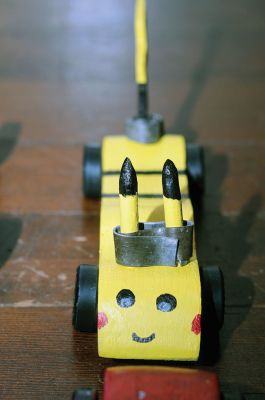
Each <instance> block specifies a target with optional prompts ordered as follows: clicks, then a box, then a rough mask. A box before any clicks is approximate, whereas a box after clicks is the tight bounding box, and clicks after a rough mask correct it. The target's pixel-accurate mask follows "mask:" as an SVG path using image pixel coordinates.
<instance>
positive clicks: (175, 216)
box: [163, 196, 183, 228]
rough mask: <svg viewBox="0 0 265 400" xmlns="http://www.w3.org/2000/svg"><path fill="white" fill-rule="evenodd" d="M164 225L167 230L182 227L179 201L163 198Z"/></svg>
mask: <svg viewBox="0 0 265 400" xmlns="http://www.w3.org/2000/svg"><path fill="white" fill-rule="evenodd" d="M163 201H164V210H165V223H166V227H167V228H174V227H178V226H182V225H183V216H182V206H181V201H180V200H177V199H169V198H167V197H165V196H163Z"/></svg>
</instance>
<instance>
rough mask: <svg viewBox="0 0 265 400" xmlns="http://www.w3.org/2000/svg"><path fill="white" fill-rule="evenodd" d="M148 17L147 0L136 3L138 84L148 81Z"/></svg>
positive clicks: (136, 70)
mask: <svg viewBox="0 0 265 400" xmlns="http://www.w3.org/2000/svg"><path fill="white" fill-rule="evenodd" d="M146 19H147V17H146V3H145V0H136V3H135V18H134V30H135V80H136V83H137V84H138V85H141V84H146V83H147V53H148V40H147V20H146Z"/></svg>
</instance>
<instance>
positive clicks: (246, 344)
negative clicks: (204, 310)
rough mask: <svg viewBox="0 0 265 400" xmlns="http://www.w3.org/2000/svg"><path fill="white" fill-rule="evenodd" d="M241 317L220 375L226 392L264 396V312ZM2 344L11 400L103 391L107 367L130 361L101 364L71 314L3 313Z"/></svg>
mask: <svg viewBox="0 0 265 400" xmlns="http://www.w3.org/2000/svg"><path fill="white" fill-rule="evenodd" d="M240 312H241V311H240V309H238V308H235V309H231V311H230V312H229V313H228V314H227V315H226V324H225V328H224V331H223V333H222V346H223V348H222V358H221V361H220V363H218V364H216V366H215V370H216V371H217V372H218V374H219V377H220V380H221V382H222V387H223V388H224V390H232V389H234V388H237V389H239V390H240V391H241V392H242V393H248V394H251V393H257V394H262V393H263V391H264V389H265V388H264V382H265V375H264V370H261V369H260V365H262V363H263V358H264V351H265V347H264V346H265V341H264V330H263V329H262V328H263V321H262V318H263V314H264V311H263V310H261V309H252V311H251V313H250V314H249V316H248V318H247V319H245V320H241V321H239V320H240V319H241V316H240ZM235 322H236V323H235ZM0 341H1V347H2V351H1V364H0V372H1V376H2V377H5V380H3V379H1V382H0V395H1V396H2V398H8V399H10V400H12V399H17V398H19V399H29V398H34V399H43V396H45V399H69V398H70V395H71V392H72V390H73V389H74V388H76V387H80V386H92V387H96V388H97V389H98V390H100V391H101V390H102V378H103V370H104V368H105V367H107V366H110V365H120V364H122V365H128V361H126V362H125V361H119V360H108V359H99V358H98V356H97V350H96V347H97V343H96V337H95V335H90V334H81V333H76V332H74V333H73V332H72V327H71V310H70V309H69V308H54V307H47V308H46V307H44V308H34V307H30V308H20V309H18V308H9V307H7V308H4V309H1V312H0ZM242 347H243V348H244V351H243V352H242ZM257 348H259V351H258V352H257V351H256V349H257ZM144 364H147V365H148V363H147V362H146V363H144ZM157 364H159V363H157ZM174 365H180V364H179V363H175V364H174ZM239 368H240V371H239V370H238V369H239ZM250 371H251V379H249V377H250Z"/></svg>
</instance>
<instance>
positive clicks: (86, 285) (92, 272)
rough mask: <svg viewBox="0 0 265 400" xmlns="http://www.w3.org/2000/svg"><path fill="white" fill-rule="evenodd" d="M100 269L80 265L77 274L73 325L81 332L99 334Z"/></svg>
mask: <svg viewBox="0 0 265 400" xmlns="http://www.w3.org/2000/svg"><path fill="white" fill-rule="evenodd" d="M97 290H98V268H97V266H96V265H86V264H83V265H80V266H79V267H78V269H77V272H76V284H75V297H74V306H73V325H74V327H75V329H76V330H78V331H81V332H91V333H93V332H97Z"/></svg>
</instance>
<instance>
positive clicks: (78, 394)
mask: <svg viewBox="0 0 265 400" xmlns="http://www.w3.org/2000/svg"><path fill="white" fill-rule="evenodd" d="M97 399H98V396H97V392H96V391H95V390H94V389H88V388H87V389H78V390H75V392H74V393H73V396H72V400H97Z"/></svg>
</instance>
